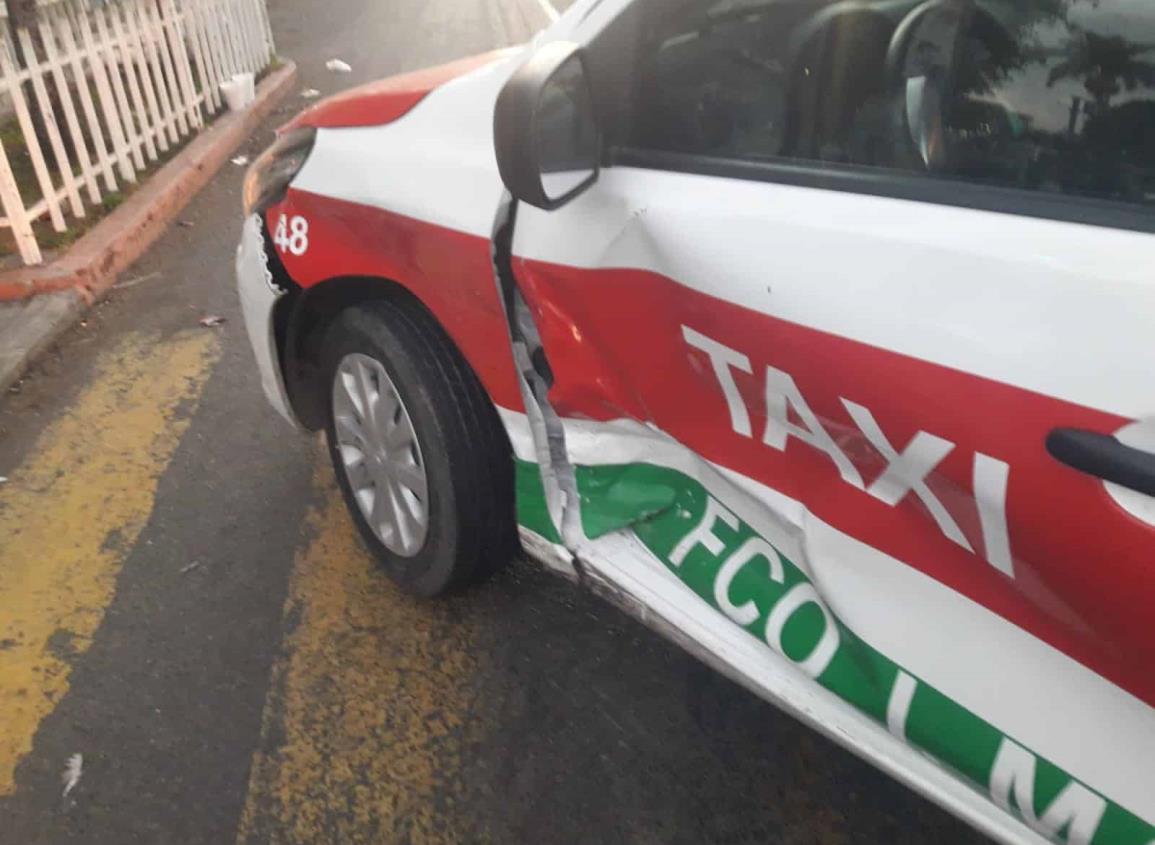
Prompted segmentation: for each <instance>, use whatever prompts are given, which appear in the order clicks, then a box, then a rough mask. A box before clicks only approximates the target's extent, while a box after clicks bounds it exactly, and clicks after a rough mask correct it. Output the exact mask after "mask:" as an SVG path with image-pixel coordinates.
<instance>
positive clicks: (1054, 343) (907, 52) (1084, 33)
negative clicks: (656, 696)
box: [498, 0, 1155, 845]
mask: <svg viewBox="0 0 1155 845" xmlns="http://www.w3.org/2000/svg"><path fill="white" fill-rule="evenodd" d="M1141 36H1145V37H1146V39H1147V40H1146V41H1144V38H1143V37H1141ZM1127 39H1134V40H1135V43H1140V44H1142V43H1147V42H1149V41H1152V40H1155V11H1151V10H1149V9H1147V8H1145V7H1140V6H1138V5H1136V4H1133V3H1128V2H1124V0H1104V2H1102V3H1100V4H1095V5H1090V4H1081V3H1078V2H1076V0H1060V2H1054V3H1046V4H1044V3H1032V4H1022V3H1011V2H981V3H979V2H940V0H930V2H911V0H877V2H871V1H870V0H862V2H838V3H829V2H819V1H818V0H776V2H764V3H735V2H693V3H677V4H667V3H659V2H634V3H629V4H625V3H622V4H618V9H617V11H616V12H615V15H614V16H613V17H612V19H610V20H608V22H607V23H606V24H605V25H604V26H602V27H601V28H599V29H597V30H596V31H593V32H590V34H589V38H588V40H586V41H584V42H583V44H582V47H583V50H584V53H583V55H584V58H583V61H584V66H585V67H586V68H588V76H589V82H590V85H591V91H592V101H593V103H594V104H595V107H594V111H595V112H596V120H597V121H598V122H599V128H600V130H601V133H602V135H603V138H602V141H601V143H600V148H601V149H602V157H601V160H600V162H598V163H597V164H600V165H601V170H600V172H597V168H596V166H595V167H593V168H589V169H588V171H587V170H583V169H581V168H576V167H567V166H564V165H558V166H557V167H556V168H554V171H553V173H552V176H553V177H555V178H553V179H552V180H544V179H543V180H542V182H541V184H542V185H548V184H550V183H551V181H552V183H553V184H556V185H561V186H563V187H562V188H560V189H558V191H557V192H556V193H554V194H550V193H549V191H548V190H547V191H544V192H543V193H540V194H538V195H536V196H535V195H532V192H529V193H527V192H525V191H519V190H517V188H516V186H511V187H514V191H513V192H514V195H515V197H519V198H520V199H522V200H526V202H521V203H520V204H519V205H518V208H517V211H516V225H515V226H514V227H513V229H512V243H511V254H512V259H511V261H510V270H511V272H512V274H513V276H514V277H515V279H516V288H517V297H518V305H519V307H522V306H523V307H524V311H525V314H526V317H527V322H526V325H528V326H531V327H532V328H531V330H530V331H529V334H530V335H532V337H525V338H523V341H524V343H525V351H526V355H525V362H526V367H525V370H526V372H530V371H532V375H531V376H530V379H531V381H533V380H536V382H537V384H538V388H537V389H536V390H535V391H532V393H533V399H534V400H535V402H536V406H537V407H538V409H539V410H540V413H541V415H542V416H543V418H544V419H545V421H546V423H548V425H542V426H539V427H538V429H537V434H538V438H539V441H540V440H541V438H542V437H544V436H545V432H546V430H547V428H548V430H549V432H550V433H551V436H552V451H551V449H550V448H544V449H539V451H538V455H539V456H544V457H541V458H540V460H541V463H542V464H543V465H548V466H546V471H547V472H548V473H550V474H552V475H553V476H554V477H556V478H557V479H561V480H560V481H559V482H558V483H559V484H560V485H561V486H562V487H563V488H564V487H565V486H566V485H567V484H568V485H570V487H569V489H568V490H564V489H563V490H562V493H563V495H562V496H561V497H560V500H561V502H562V504H561V505H559V506H558V507H555V508H554V509H553V517H554V523H555V525H554V527H555V528H556V529H557V531H558V534H557V537H556V538H555V539H557V540H558V541H559V542H564V543H565V544H566V545H567V546H569V547H570V548H571V550H573V551H575V552H576V553H577V554H578V556H579V558H580V557H581V556H582V555H583V554H584V555H587V556H589V557H590V558H591V559H596V558H597V557H598V556H599V554H601V555H602V556H605V557H609V556H613V555H616V556H617V557H618V559H619V560H621V559H623V555H625V554H626V553H625V552H623V551H622V549H623V548H624V547H623V546H620V545H619V546H614V547H613V548H612V549H611V546H610V545H607V544H612V543H619V542H620V536H619V535H621V534H623V533H625V534H627V535H628V536H629V537H630V538H631V542H636V543H640V547H638V550H637V556H636V558H630V560H633V561H635V563H631V564H629V565H630V566H635V567H636V569H637V570H638V571H640V570H641V569H644V568H645V567H646V566H648V565H649V563H650V562H655V565H657V566H660V567H661V568H662V569H663V570H664V573H665V575H666V576H667V577H666V580H664V581H655V582H654V584H655V585H658V586H655V587H654V588H653V589H654V590H657V589H659V588H661V589H665V587H663V586H660V585H664V584H667V583H677V584H678V585H680V586H681V588H682V589H683V590H684V593H685V595H687V596H690V597H692V598H693V602H694V604H693V605H690V604H686V605H685V613H686V618H687V619H693V620H694V621H695V624H697V623H698V622H701V624H702V625H704V626H707V627H709V626H729V628H728V629H734V630H742V632H743V633H742V636H747V635H749V636H751V637H752V638H754V639H756V640H757V641H758V642H759V643H761V644H763V645H764V646H765V648H766V649H767V650H768V653H769V652H772V653H773V654H776V655H778V656H780V657H784V658H785V659H786V660H787V661H788V662H789V663H790V664H792V665H793V667H794V669H795V670H797V671H798V672H799V673H800V676H801V677H804V678H806V679H809V681H812V682H813V683H815V684H816V685H817V687H818V688H820V689H821V690H822V691H824V692H825V693H828V694H829V695H831V696H833V697H834V699H837V701H838V702H840V703H841V704H843V705H846V706H849V707H850V708H853V710H854V711H856V712H857V713H859V714H865V715H866V716H867V717H868V718H869V719H871V720H873V721H874V722H875V723H877V725H879V726H880V727H882V728H883V729H885V731H886V732H887V734H888V736H889V737H890V738H892V739H893V740H895V741H898V742H900V743H903V744H905V745H906V746H908V747H913V748H916V749H918V750H920V751H921V752H925V753H926V754H929V755H930V756H931V757H933V758H934V759H935V760H936V761H938V763H939V765H940V766H941V767H942V768H943V770H944V771H947V772H950V773H951V775H952V777H956V778H957V779H958V780H959V782H960V783H965V784H967V785H968V786H967V789H969V790H971V792H972V793H974V794H977V795H982V796H985V800H987V801H989V805H990V806H991V807H992V810H991V812H1005V813H1007V814H1011V815H1013V816H1014V817H1016V818H1018V819H1019V820H1021V821H1022V822H1023V823H1024V824H1025V825H1026V826H1027V827H1029V828H1031V829H1033V830H1034V831H1036V832H1037V833H1039V834H1042V835H1044V836H1046V837H1049V838H1051V839H1053V840H1055V841H1061V842H1070V843H1091V842H1096V843H1098V842H1134V843H1136V845H1146V843H1148V842H1150V841H1151V840H1152V839H1153V838H1155V827H1153V826H1152V822H1153V821H1155V792H1153V791H1152V790H1151V789H1150V784H1151V783H1153V782H1155V778H1153V776H1155V771H1153V770H1152V765H1153V764H1152V761H1153V760H1155V718H1153V713H1152V709H1151V704H1152V703H1153V702H1155V684H1153V683H1152V680H1151V674H1150V671H1149V668H1150V666H1151V660H1152V657H1153V655H1155V629H1153V628H1152V627H1151V625H1150V624H1149V612H1150V611H1149V609H1150V608H1151V607H1152V606H1155V577H1152V574H1151V570H1150V552H1151V549H1152V543H1153V541H1155V507H1153V505H1152V501H1153V500H1152V498H1151V494H1152V493H1155V474H1153V473H1152V463H1153V459H1152V457H1151V448H1152V444H1153V442H1155V435H1153V431H1155V390H1153V386H1155V385H1153V381H1155V375H1153V374H1155V347H1153V346H1152V344H1151V342H1150V336H1151V325H1152V319H1153V317H1155V283H1153V282H1152V279H1151V276H1150V269H1149V268H1150V267H1151V266H1152V263H1153V259H1155V239H1153V238H1152V235H1151V232H1152V231H1153V230H1155V216H1153V214H1152V207H1151V204H1152V198H1153V197H1155V155H1153V154H1152V152H1151V149H1150V148H1149V146H1147V147H1144V146H1143V145H1142V144H1141V143H1140V142H1138V141H1136V140H1134V138H1135V135H1134V132H1135V131H1137V130H1136V129H1135V127H1136V126H1142V125H1147V126H1150V122H1149V121H1150V115H1151V113H1152V110H1155V89H1153V88H1152V87H1150V86H1147V85H1145V84H1141V80H1145V79H1147V78H1152V79H1155V73H1153V74H1152V75H1151V76H1150V77H1147V76H1145V75H1144V74H1142V73H1138V72H1136V73H1135V74H1132V75H1131V76H1128V77H1127V79H1130V80H1132V81H1133V84H1132V82H1125V81H1123V77H1124V76H1126V74H1123V73H1122V72H1120V75H1119V78H1118V79H1116V81H1115V82H1116V84H1115V85H1114V87H1112V86H1111V85H1110V84H1108V83H1107V82H1105V81H1104V80H1103V79H1102V76H1103V74H1104V73H1105V71H1104V70H1103V67H1104V64H1103V63H1102V62H1101V61H1099V60H1098V59H1096V58H1095V57H1094V55H1091V56H1090V57H1088V51H1092V53H1093V52H1094V51H1095V50H1098V51H1100V52H1103V51H1107V52H1109V51H1110V49H1111V48H1110V47H1108V46H1104V45H1114V47H1115V49H1116V53H1118V54H1123V55H1130V56H1132V59H1133V60H1135V61H1138V59H1136V58H1135V57H1137V56H1138V55H1139V54H1141V53H1142V52H1143V51H1142V50H1138V48H1134V49H1132V50H1131V51H1130V52H1128V48H1127V44H1128V43H1130V42H1128V41H1127ZM1096 55H1097V54H1096ZM1097 62H1098V63H1097ZM515 80H516V77H515ZM1096 92H1098V93H1096ZM1145 121H1147V123H1145ZM498 135H499V137H498V143H499V161H500V160H501V158H502V157H501V152H500V145H501V142H502V139H501V137H500V135H501V127H500V123H499V127H498ZM590 137H593V134H590ZM562 146H563V147H564V146H565V145H562ZM538 152H539V154H540V152H541V151H540V150H539V151H538ZM571 152H572V149H571ZM561 158H563V159H564V158H565V155H564V154H561ZM570 158H571V159H572V156H570ZM558 174H561V176H558ZM503 176H505V177H506V183H507V184H511V179H510V178H509V174H508V173H506V172H505V171H503ZM515 181H516V180H515ZM535 200H536V201H535ZM535 206H536V207H535ZM507 422H508V421H507ZM567 479H568V481H567ZM567 514H568V516H569V518H570V519H571V520H572V522H571V529H572V530H571V532H570V535H569V536H566V531H565V530H564V529H565V524H564V523H565V520H566V518H567ZM615 538H617V539H615ZM631 548H633V547H631ZM607 550H609V551H607ZM631 554H632V552H631ZM627 557H628V555H627ZM628 568H629V567H628V566H623V569H628ZM613 577H615V578H617V577H619V576H613ZM625 578H627V574H622V575H621V576H620V579H622V580H624V579H625ZM671 579H672V580H671ZM687 624H689V623H687ZM767 659H768V658H767ZM862 731H863V733H862V736H861V737H860V745H861V747H863V748H866V749H867V751H864V752H863V753H868V755H869V754H870V751H869V749H870V748H875V751H876V752H877V753H876V755H875V756H876V757H885V756H886V754H889V753H890V752H889V751H885V750H879V749H883V746H884V744H885V743H884V742H883V740H882V739H879V738H878V737H877V736H875V735H874V734H870V733H869V731H868V730H867V729H865V728H863V729H862ZM912 765H913V764H912ZM890 767H891V768H892V770H896V771H897V770H901V768H902V764H901V763H900V762H893V761H892V763H891V765H890ZM900 776H901V773H900ZM937 797H939V799H940V800H944V802H946V803H950V802H949V801H947V800H946V799H944V798H943V797H942V795H939V796H937ZM950 800H951V801H954V802H955V807H954V808H955V809H956V811H959V812H966V813H968V814H969V817H970V818H971V820H972V821H975V822H976V823H977V824H980V826H984V822H983V818H982V816H983V811H980V810H973V811H966V810H962V809H959V807H960V806H961V805H962V804H965V803H966V800H967V799H965V798H961V797H957V796H956V797H955V798H952V799H950ZM995 808H997V809H995ZM985 829H988V830H989V831H991V832H996V833H997V832H998V830H1001V828H998V827H997V825H995V826H991V825H986V826H985ZM999 835H1000V836H1003V838H1006V836H1005V834H999Z"/></svg>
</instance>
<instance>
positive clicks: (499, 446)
mask: <svg viewBox="0 0 1155 845" xmlns="http://www.w3.org/2000/svg"><path fill="white" fill-rule="evenodd" d="M353 353H360V354H362V355H367V356H369V357H371V358H374V359H376V360H377V361H378V362H380V363H381V364H382V365H383V366H384V367H385V371H386V372H387V373H388V375H389V377H390V379H391V380H392V381H393V383H394V386H395V387H396V389H397V392H398V393H399V394H400V396H401V399H402V401H403V402H404V404H405V408H406V410H407V411H408V412H409V415H410V418H411V420H412V423H413V429H414V432H415V434H416V437H417V440H418V443H419V445H420V449H421V455H422V459H423V462H424V465H425V472H426V476H427V482H428V501H427V502H426V507H427V509H428V521H429V525H428V533H427V536H426V538H425V542H424V545H423V546H422V547H421V548H420V550H419V551H418V552H417V553H416V554H415V555H413V556H410V557H402V556H400V555H398V554H395V553H394V552H392V551H390V550H389V549H388V548H387V547H386V546H385V544H384V543H382V541H381V540H380V539H379V538H378V537H377V535H376V534H375V533H374V531H373V528H372V527H371V526H370V524H369V522H368V521H367V520H366V519H365V517H364V516H363V515H362V512H361V508H360V506H359V505H358V503H357V501H356V499H355V498H354V495H353V491H352V488H351V486H350V483H349V480H348V478H347V477H346V473H345V470H344V465H343V462H342V461H341V458H340V456H339V453H338V451H337V447H336V443H337V440H336V434H335V423H334V409H333V399H332V390H333V380H334V378H335V377H336V374H337V369H338V366H339V365H340V363H341V361H342V360H343V359H344V358H345V356H347V355H350V354H353ZM322 360H323V372H324V373H325V380H324V389H325V391H326V394H325V408H326V413H325V434H326V441H327V443H328V447H329V457H330V460H331V461H332V463H333V469H334V471H335V472H336V475H337V480H338V482H339V484H340V487H341V493H342V494H343V496H344V498H345V505H346V507H347V508H348V510H349V513H350V515H351V516H352V519H353V521H354V522H355V523H356V525H357V529H358V533H359V534H360V535H361V539H362V540H363V541H364V543H365V544H366V546H368V548H369V550H370V551H371V552H372V553H373V555H374V557H376V558H377V560H378V561H380V563H381V565H382V566H383V567H384V569H385V571H386V572H387V573H388V575H389V576H390V577H391V578H392V579H393V580H394V581H395V582H396V583H397V585H398V586H399V587H401V589H402V590H404V591H405V592H407V593H410V594H412V595H415V596H420V597H425V598H428V597H433V596H438V595H443V594H446V593H451V592H454V591H457V590H460V589H462V588H464V587H466V586H467V585H469V584H471V583H474V582H476V581H478V580H480V579H482V578H484V577H487V576H489V575H490V574H492V573H494V572H496V571H497V570H498V569H500V568H501V567H502V566H504V565H505V563H506V562H507V561H508V560H509V559H510V558H511V557H512V556H513V555H514V553H515V552H516V549H517V526H516V521H515V517H514V504H513V501H514V479H513V456H512V452H511V449H510V446H509V440H508V438H507V437H506V434H505V429H504V428H503V427H502V425H501V421H500V419H499V418H498V416H497V412H496V410H495V409H494V407H493V404H492V402H491V401H490V399H489V397H488V395H487V394H486V393H485V390H484V388H483V387H482V385H481V382H480V381H479V380H478V378H477V376H476V374H475V373H474V372H473V370H472V369H471V368H470V366H469V364H468V363H467V362H466V361H465V359H464V358H463V357H462V355H461V353H460V352H458V350H457V348H456V347H455V346H454V344H453V342H452V340H450V338H449V337H448V335H446V333H445V332H444V330H443V329H442V328H441V327H440V325H438V323H437V322H436V320H434V318H433V317H432V315H430V314H429V313H428V312H427V311H426V310H425V309H424V308H423V307H421V306H420V305H419V304H417V303H414V302H408V301H393V300H381V301H373V302H370V303H365V304H363V305H359V306H356V307H353V308H350V309H348V310H346V311H344V312H342V313H341V314H340V315H339V316H338V317H337V319H336V320H334V322H333V325H332V326H331V327H330V328H329V330H328V333H327V335H326V340H325V348H324V354H323V359H322Z"/></svg>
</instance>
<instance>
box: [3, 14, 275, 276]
mask: <svg viewBox="0 0 1155 845" xmlns="http://www.w3.org/2000/svg"><path fill="white" fill-rule="evenodd" d="M38 17H39V20H38V23H37V27H36V31H35V32H34V33H31V32H28V31H24V30H21V31H19V32H16V33H15V34H14V37H13V38H5V39H4V40H3V41H2V42H0V97H6V98H7V99H9V100H10V104H11V107H12V112H13V114H14V117H15V120H16V121H17V122H18V124H19V128H20V135H21V137H22V138H23V142H24V144H25V147H26V150H27V155H28V156H29V158H30V159H31V165H32V169H33V170H34V172H35V181H36V183H37V185H38V186H39V191H40V197H39V199H36V200H35V201H33V202H31V203H30V204H26V201H25V198H24V197H22V196H21V192H20V188H19V186H18V184H17V180H16V178H15V176H14V175H13V170H12V166H11V160H10V159H9V155H8V151H7V150H5V149H4V145H3V143H2V141H0V203H2V205H3V210H4V218H3V219H0V227H7V228H10V229H11V230H12V234H13V236H14V240H15V242H16V246H17V248H18V250H19V252H20V257H21V259H22V260H23V262H24V263H25V264H39V263H41V262H42V261H43V257H42V253H41V249H40V245H39V244H38V243H37V239H36V235H35V232H34V231H33V226H32V224H33V222H34V221H36V220H39V219H41V218H43V217H45V216H47V218H48V219H49V220H50V221H51V224H52V227H53V229H54V230H55V231H57V232H65V231H67V230H68V227H69V225H70V219H71V220H72V221H75V219H77V218H84V217H86V216H87V212H86V201H87V204H88V206H89V208H91V207H92V206H96V205H99V204H100V203H101V202H102V193H101V188H102V185H103V188H104V190H105V191H107V192H109V193H111V192H116V191H119V190H122V188H123V186H124V184H125V183H134V182H136V181H137V179H138V174H139V173H140V172H141V171H142V170H145V169H146V168H147V167H148V165H149V163H150V162H153V161H156V160H157V159H158V158H159V157H160V156H162V155H164V154H165V153H166V152H168V151H169V150H171V149H173V148H174V147H175V146H177V145H179V144H180V143H182V140H183V139H185V138H186V137H187V136H188V135H190V134H191V133H195V132H197V131H199V130H200V129H201V128H202V127H203V126H204V125H205V122H206V119H207V118H208V117H209V116H211V115H213V114H215V113H216V112H218V111H219V110H220V109H221V108H222V106H223V99H222V95H221V92H220V88H219V86H220V83H221V82H224V81H226V80H228V79H230V78H231V77H232V75H233V74H235V73H243V72H253V73H257V72H260V71H261V70H262V69H264V68H265V67H267V66H268V65H269V63H270V62H271V61H272V59H273V57H274V55H275V50H274V46H273V37H272V31H271V29H270V27H269V18H268V11H267V9H266V8H265V2H264V0H105V2H93V0H66V2H60V3H56V4H53V5H48V6H45V7H43V8H41V9H40V11H39V15H38ZM14 42H15V43H14ZM17 44H18V45H19V49H17ZM18 56H19V57H22V60H21V59H18V58H17V57H18ZM48 80H51V83H49V82H48ZM50 89H51V91H50ZM34 115H36V116H37V117H35V118H34ZM38 124H39V127H40V129H41V133H42V135H41V137H44V138H46V141H47V149H44V147H43V146H42V144H41V138H40V137H38V133H37V125H38ZM73 225H74V222H73Z"/></svg>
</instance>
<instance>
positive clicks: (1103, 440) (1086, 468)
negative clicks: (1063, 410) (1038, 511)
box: [1047, 428, 1155, 496]
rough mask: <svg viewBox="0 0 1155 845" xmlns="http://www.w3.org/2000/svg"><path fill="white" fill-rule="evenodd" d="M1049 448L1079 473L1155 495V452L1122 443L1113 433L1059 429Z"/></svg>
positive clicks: (1048, 436)
mask: <svg viewBox="0 0 1155 845" xmlns="http://www.w3.org/2000/svg"><path fill="white" fill-rule="evenodd" d="M1047 451H1048V452H1050V454H1051V457H1053V458H1054V459H1055V460H1057V461H1059V462H1060V463H1064V464H1066V465H1067V466H1069V467H1071V468H1072V469H1077V470H1078V471H1079V472H1083V473H1086V474H1087V475H1093V476H1095V477H1096V478H1101V479H1103V480H1104V481H1110V482H1111V483H1112V484H1118V485H1119V486H1121V487H1126V488H1128V489H1129V490H1135V491H1136V492H1138V493H1146V494H1147V495H1148V496H1155V454H1152V453H1151V452H1144V451H1143V450H1142V449H1135V448H1132V447H1131V446H1127V445H1125V444H1123V443H1120V442H1119V441H1118V440H1116V439H1115V438H1114V437H1112V436H1111V435H1109V434H1099V433H1097V432H1094V431H1082V430H1081V429H1077V428H1056V429H1055V430H1054V431H1052V432H1051V433H1050V434H1048V435H1047Z"/></svg>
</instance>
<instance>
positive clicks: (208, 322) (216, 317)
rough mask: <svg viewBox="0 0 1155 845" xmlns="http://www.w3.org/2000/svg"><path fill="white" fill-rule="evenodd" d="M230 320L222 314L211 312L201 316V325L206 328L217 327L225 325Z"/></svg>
mask: <svg viewBox="0 0 1155 845" xmlns="http://www.w3.org/2000/svg"><path fill="white" fill-rule="evenodd" d="M226 322H228V320H227V319H226V318H224V317H222V316H221V315H220V314H209V315H208V316H207V317H201V325H202V326H204V327H205V328H206V329H215V328H216V327H217V326H223V325H224V324H225V323H226Z"/></svg>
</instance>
